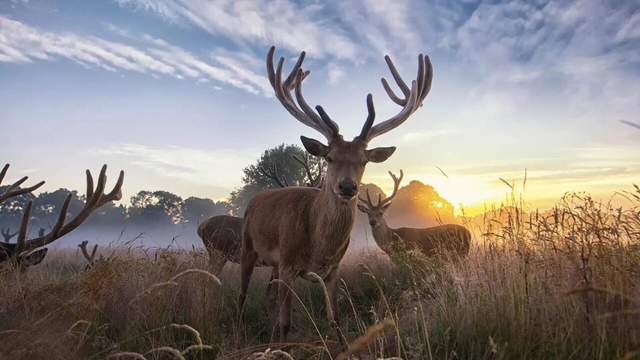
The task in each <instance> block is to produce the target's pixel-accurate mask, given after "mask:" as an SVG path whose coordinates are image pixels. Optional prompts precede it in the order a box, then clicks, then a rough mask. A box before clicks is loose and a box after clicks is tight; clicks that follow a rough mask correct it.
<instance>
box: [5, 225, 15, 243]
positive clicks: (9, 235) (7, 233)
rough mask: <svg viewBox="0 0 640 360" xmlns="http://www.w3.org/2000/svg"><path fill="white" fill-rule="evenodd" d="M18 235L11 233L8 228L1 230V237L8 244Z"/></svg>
mask: <svg viewBox="0 0 640 360" xmlns="http://www.w3.org/2000/svg"><path fill="white" fill-rule="evenodd" d="M16 235H18V232H17V231H16V232H14V233H11V229H10V228H6V229H5V228H3V229H2V237H3V238H4V241H5V242H9V241H10V240H11V239H13V237H14V236H16Z"/></svg>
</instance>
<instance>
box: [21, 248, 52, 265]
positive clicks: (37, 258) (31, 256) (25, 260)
mask: <svg viewBox="0 0 640 360" xmlns="http://www.w3.org/2000/svg"><path fill="white" fill-rule="evenodd" d="M47 251H48V250H47V248H44V249H38V250H34V251H32V252H30V253H28V254H26V255H23V256H21V257H20V265H22V266H24V267H29V266H33V265H38V264H40V263H41V262H42V260H44V257H45V256H46V255H47Z"/></svg>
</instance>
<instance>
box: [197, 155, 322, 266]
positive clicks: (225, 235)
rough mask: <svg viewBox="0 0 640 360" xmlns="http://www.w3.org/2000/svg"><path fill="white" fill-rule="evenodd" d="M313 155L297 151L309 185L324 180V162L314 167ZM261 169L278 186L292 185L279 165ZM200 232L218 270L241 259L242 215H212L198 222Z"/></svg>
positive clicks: (298, 159) (316, 184) (212, 263)
mask: <svg viewBox="0 0 640 360" xmlns="http://www.w3.org/2000/svg"><path fill="white" fill-rule="evenodd" d="M309 157H310V155H308V154H305V156H304V157H303V158H300V157H298V156H295V155H294V156H293V159H294V160H295V161H297V162H298V163H299V164H300V165H302V167H303V169H304V172H305V175H306V178H307V180H306V181H307V182H306V186H308V187H318V186H319V185H320V184H321V182H322V171H323V164H320V165H319V166H318V168H317V169H315V170H314V166H313V165H312V164H311V160H310V159H309ZM258 171H259V172H260V174H261V175H262V176H264V177H266V178H268V179H270V180H271V181H273V183H274V184H275V185H276V186H279V187H282V188H284V187H287V186H289V183H288V182H287V180H286V179H285V178H284V177H281V176H280V175H279V174H278V169H277V167H276V166H275V165H273V166H271V167H259V168H258ZM198 236H199V237H200V239H202V243H203V244H204V246H205V248H206V249H207V252H208V253H209V265H210V267H211V270H212V271H213V272H214V273H215V274H218V273H219V272H220V271H221V270H222V268H223V267H224V265H225V264H226V263H227V262H232V263H240V239H241V237H242V218H240V217H236V216H229V215H219V216H213V217H210V218H209V219H207V220H205V221H203V222H202V223H201V224H200V225H199V226H198Z"/></svg>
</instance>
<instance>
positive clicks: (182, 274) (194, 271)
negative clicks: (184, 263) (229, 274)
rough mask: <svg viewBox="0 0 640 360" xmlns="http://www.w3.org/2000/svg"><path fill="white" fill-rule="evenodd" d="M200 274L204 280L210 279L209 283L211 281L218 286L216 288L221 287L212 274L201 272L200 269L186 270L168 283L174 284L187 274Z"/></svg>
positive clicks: (220, 282) (220, 283)
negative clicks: (204, 277) (203, 276)
mask: <svg viewBox="0 0 640 360" xmlns="http://www.w3.org/2000/svg"><path fill="white" fill-rule="evenodd" d="M194 273H195V274H202V275H205V276H206V278H208V279H210V280H211V281H213V282H214V283H216V284H218V286H222V281H220V279H219V278H218V277H217V276H215V275H214V274H212V273H210V272H208V271H206V270H202V269H187V270H185V271H183V272H181V273H179V274H178V275H176V276H174V277H172V278H171V279H169V281H170V282H175V281H176V280H178V279H179V278H181V277H183V276H185V275H188V274H194Z"/></svg>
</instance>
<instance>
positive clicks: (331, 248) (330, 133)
mask: <svg viewBox="0 0 640 360" xmlns="http://www.w3.org/2000/svg"><path fill="white" fill-rule="evenodd" d="M274 52H275V48H274V47H272V48H271V49H270V50H269V53H268V55H267V71H268V75H269V82H270V83H271V86H272V87H273V89H274V91H275V96H276V98H277V99H278V100H279V101H280V103H281V104H282V105H283V106H284V108H285V109H286V110H287V111H288V112H289V113H290V114H291V115H292V116H293V117H294V118H296V120H298V121H300V122H301V123H303V124H305V125H307V126H309V127H310V128H312V129H314V130H316V131H318V132H319V133H320V134H322V135H323V136H324V137H325V138H326V140H327V144H326V145H325V144H323V143H321V142H320V141H317V140H314V139H310V138H307V137H304V136H302V137H301V140H302V144H303V145H304V147H305V149H306V150H307V151H308V152H309V153H310V154H311V155H314V156H319V157H322V158H323V159H324V160H325V161H326V162H327V171H326V173H325V177H324V182H323V184H322V187H321V188H320V189H314V188H307V187H287V188H283V189H276V190H271V191H265V192H263V193H260V194H258V195H256V196H255V197H254V198H253V199H252V200H251V202H250V203H249V205H248V207H247V210H246V212H245V221H244V227H243V240H242V255H241V259H240V261H241V268H242V283H241V293H240V299H239V304H240V308H241V309H242V305H243V303H244V300H245V297H246V292H247V288H248V285H249V280H250V278H251V274H252V273H253V269H254V266H255V265H256V263H257V262H258V261H259V262H260V263H264V264H266V265H269V266H272V267H273V268H274V269H277V270H278V272H277V276H278V277H279V282H278V300H279V303H280V310H279V314H278V328H279V335H280V341H281V342H284V341H286V338H287V333H288V332H289V328H290V315H291V294H290V293H289V288H291V287H292V286H293V282H294V281H295V279H296V278H297V277H299V276H301V277H303V278H305V279H308V280H312V281H317V280H318V281H319V280H320V279H322V280H323V281H324V282H325V283H326V285H327V288H328V292H329V298H330V301H329V302H331V303H332V304H327V305H328V306H327V317H328V318H329V320H330V321H331V323H332V324H333V325H334V327H336V328H337V326H336V325H335V318H334V308H335V301H336V300H335V299H336V298H335V294H334V292H335V285H336V281H337V279H338V265H339V264H340V260H341V259H342V257H343V256H344V253H345V252H346V250H347V247H348V245H349V238H350V234H351V229H352V227H353V222H354V219H355V211H356V202H357V195H358V184H359V183H360V181H361V179H362V175H363V173H364V169H365V166H366V164H367V163H368V162H370V161H371V162H383V161H385V160H386V159H388V158H389V157H390V156H391V154H393V152H394V151H395V147H386V148H374V149H367V147H368V144H369V142H370V141H371V140H372V139H373V138H375V137H378V136H380V135H382V134H384V133H386V132H388V131H390V130H392V129H394V128H395V127H397V126H399V125H400V124H402V123H403V122H404V121H405V120H407V119H408V118H409V116H410V115H411V114H413V113H414V112H415V111H416V110H417V109H418V108H419V107H420V106H421V105H422V102H423V100H424V98H425V97H426V96H427V94H428V93H429V90H430V88H431V80H432V74H433V73H432V68H431V62H430V61H429V58H428V57H426V56H423V55H420V56H419V57H418V74H417V78H416V80H414V81H412V83H411V86H410V87H409V86H407V85H406V84H405V82H404V81H403V80H402V78H401V77H400V75H399V74H398V72H397V70H396V68H395V66H394V65H393V63H392V62H391V59H390V58H389V57H388V56H386V57H385V60H386V62H387V65H388V66H389V69H390V70H391V73H392V75H393V77H394V79H395V81H396V83H397V84H398V86H399V87H400V90H401V91H402V94H403V97H399V96H397V95H396V94H395V93H394V92H393V91H392V90H391V88H390V87H389V84H388V83H387V81H386V80H384V79H382V84H383V87H384V89H385V90H386V92H387V94H388V95H389V97H390V98H391V100H392V101H394V102H395V103H397V104H398V105H400V106H401V107H402V109H401V110H400V112H399V113H398V114H396V115H394V116H393V117H391V118H389V119H387V120H385V121H383V122H381V123H379V124H377V125H375V126H373V122H374V118H375V110H374V107H373V98H372V96H371V94H369V95H368V96H367V109H368V112H369V116H368V117H367V120H366V121H365V123H364V126H363V127H362V130H361V132H360V134H359V135H358V136H356V137H355V138H354V139H353V140H351V141H349V140H345V139H344V138H343V137H342V135H340V133H339V129H338V124H337V123H335V122H334V121H333V120H332V119H331V118H330V117H329V116H328V115H327V113H326V112H325V111H324V109H323V108H322V107H321V106H317V107H316V110H317V112H316V111H314V110H313V109H312V108H311V107H310V106H309V105H308V104H307V101H306V100H305V99H304V97H303V95H302V82H303V80H304V79H305V78H306V77H307V76H308V75H309V71H304V70H303V69H302V63H303V61H304V57H305V53H304V52H302V53H301V54H300V57H299V58H298V61H297V62H296V64H295V65H294V67H293V70H292V71H291V73H290V74H289V75H288V76H287V77H286V79H284V81H283V78H282V66H283V63H284V58H283V57H281V58H280V60H279V61H278V64H277V65H276V66H275V67H274V63H273V55H274ZM292 91H295V100H294V95H292V93H291V92H292ZM318 278H320V279H318Z"/></svg>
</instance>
